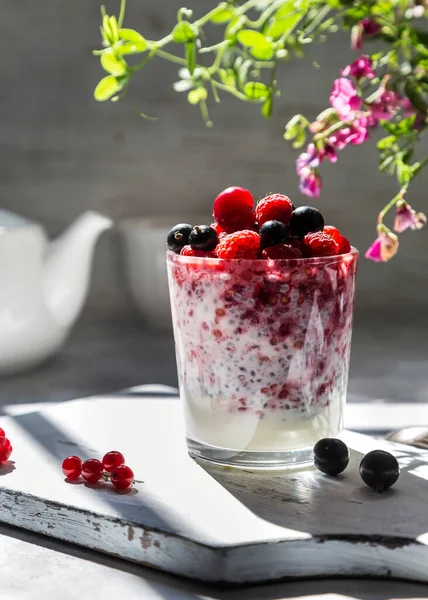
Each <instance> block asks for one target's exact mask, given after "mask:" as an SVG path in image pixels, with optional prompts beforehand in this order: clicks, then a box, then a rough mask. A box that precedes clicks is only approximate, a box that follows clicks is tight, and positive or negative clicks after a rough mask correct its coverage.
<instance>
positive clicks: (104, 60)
mask: <svg viewBox="0 0 428 600" xmlns="http://www.w3.org/2000/svg"><path fill="white" fill-rule="evenodd" d="M100 60H101V66H102V68H103V69H104V71H107V73H110V75H114V76H115V77H117V76H120V75H125V74H126V72H127V69H126V63H125V61H123V60H121V59H119V58H116V56H115V55H114V53H113V52H112V51H111V50H110V49H109V50H106V51H105V52H103V54H101V59H100Z"/></svg>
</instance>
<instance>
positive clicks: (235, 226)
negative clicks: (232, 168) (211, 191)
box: [213, 186, 256, 233]
mask: <svg viewBox="0 0 428 600" xmlns="http://www.w3.org/2000/svg"><path fill="white" fill-rule="evenodd" d="M213 213H214V219H215V220H216V221H217V223H218V224H219V225H220V227H222V228H223V229H224V230H225V231H226V232H227V233H233V232H235V231H239V230H240V229H250V228H251V227H253V226H254V223H255V222H256V215H255V212H254V199H253V197H252V195H251V193H250V192H249V191H248V190H246V189H245V188H242V187H236V186H234V187H228V188H226V189H225V190H223V191H222V192H220V194H219V195H218V196H217V198H216V199H215V200H214V206H213Z"/></svg>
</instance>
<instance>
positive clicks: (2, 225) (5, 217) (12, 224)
mask: <svg viewBox="0 0 428 600" xmlns="http://www.w3.org/2000/svg"><path fill="white" fill-rule="evenodd" d="M32 225H34V223H33V222H32V221H29V220H28V219H25V218H24V217H21V216H19V215H16V214H15V213H13V212H10V211H8V210H4V209H2V208H0V229H15V228H18V227H30V226H32Z"/></svg>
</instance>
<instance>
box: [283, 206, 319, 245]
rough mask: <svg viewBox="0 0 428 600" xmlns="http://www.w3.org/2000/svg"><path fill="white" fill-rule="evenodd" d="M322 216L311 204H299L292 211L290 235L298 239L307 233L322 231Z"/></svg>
mask: <svg viewBox="0 0 428 600" xmlns="http://www.w3.org/2000/svg"><path fill="white" fill-rule="evenodd" d="M323 229H324V217H323V216H322V214H321V213H320V211H319V210H318V209H317V208H313V207H312V206H299V208H296V210H294V211H293V214H292V215H291V221H290V230H291V235H292V236H294V237H297V238H299V239H301V238H303V237H304V236H305V235H307V234H308V233H314V232H315V231H322V230H323Z"/></svg>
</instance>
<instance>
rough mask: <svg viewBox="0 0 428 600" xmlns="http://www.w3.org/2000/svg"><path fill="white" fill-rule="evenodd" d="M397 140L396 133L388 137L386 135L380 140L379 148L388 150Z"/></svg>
mask: <svg viewBox="0 0 428 600" xmlns="http://www.w3.org/2000/svg"><path fill="white" fill-rule="evenodd" d="M395 141H396V137H395V135H388V136H387V137H384V138H382V139H381V140H379V141H378V143H377V148H378V150H386V149H387V148H391V146H392V145H393V144H395Z"/></svg>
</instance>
